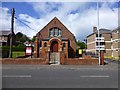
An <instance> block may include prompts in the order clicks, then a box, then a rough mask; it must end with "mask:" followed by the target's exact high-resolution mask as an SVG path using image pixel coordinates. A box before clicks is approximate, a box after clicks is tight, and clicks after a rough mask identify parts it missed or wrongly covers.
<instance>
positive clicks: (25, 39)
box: [16, 32, 31, 46]
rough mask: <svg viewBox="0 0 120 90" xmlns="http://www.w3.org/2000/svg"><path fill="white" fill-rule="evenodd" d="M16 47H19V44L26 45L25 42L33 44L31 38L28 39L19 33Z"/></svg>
mask: <svg viewBox="0 0 120 90" xmlns="http://www.w3.org/2000/svg"><path fill="white" fill-rule="evenodd" d="M16 41H17V42H16V46H18V45H19V44H24V42H26V41H28V42H31V39H30V38H29V37H27V36H26V35H25V34H22V33H21V32H18V33H17V34H16Z"/></svg>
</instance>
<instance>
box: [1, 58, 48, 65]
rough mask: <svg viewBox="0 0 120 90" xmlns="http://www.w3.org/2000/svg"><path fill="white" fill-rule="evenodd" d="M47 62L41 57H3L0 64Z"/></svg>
mask: <svg viewBox="0 0 120 90" xmlns="http://www.w3.org/2000/svg"><path fill="white" fill-rule="evenodd" d="M0 62H1V61H0ZM46 63H47V62H46V61H45V60H42V59H36V58H32V59H29V58H4V59H2V64H46Z"/></svg>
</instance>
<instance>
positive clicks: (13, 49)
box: [0, 46, 25, 51]
mask: <svg viewBox="0 0 120 90" xmlns="http://www.w3.org/2000/svg"><path fill="white" fill-rule="evenodd" d="M0 49H2V50H7V51H10V46H2V47H0ZM12 51H25V47H22V46H17V47H16V46H13V47H12Z"/></svg>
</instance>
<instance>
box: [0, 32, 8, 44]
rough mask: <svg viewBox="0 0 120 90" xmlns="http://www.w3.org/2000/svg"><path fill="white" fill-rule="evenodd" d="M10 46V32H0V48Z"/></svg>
mask: <svg viewBox="0 0 120 90" xmlns="http://www.w3.org/2000/svg"><path fill="white" fill-rule="evenodd" d="M9 45H10V31H0V46H9Z"/></svg>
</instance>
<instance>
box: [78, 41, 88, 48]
mask: <svg viewBox="0 0 120 90" xmlns="http://www.w3.org/2000/svg"><path fill="white" fill-rule="evenodd" d="M77 45H78V46H79V47H80V49H85V47H86V44H85V43H84V42H80V41H79V40H78V41H77Z"/></svg>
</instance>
